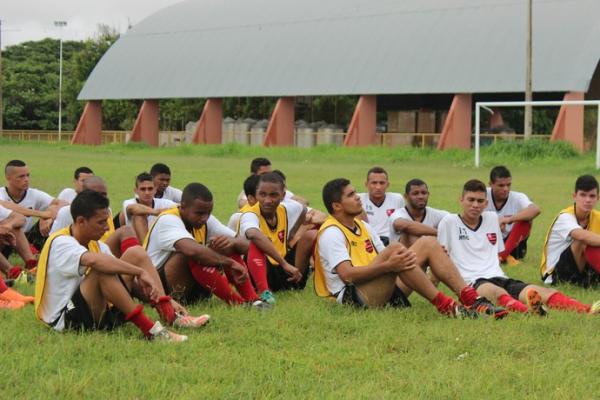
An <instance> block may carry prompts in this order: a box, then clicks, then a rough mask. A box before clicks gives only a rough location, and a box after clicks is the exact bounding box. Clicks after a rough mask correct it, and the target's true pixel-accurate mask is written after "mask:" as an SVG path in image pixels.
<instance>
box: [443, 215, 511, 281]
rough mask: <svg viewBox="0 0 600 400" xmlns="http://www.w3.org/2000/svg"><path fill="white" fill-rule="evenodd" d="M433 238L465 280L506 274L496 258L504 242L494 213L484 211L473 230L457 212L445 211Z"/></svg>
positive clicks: (502, 248)
mask: <svg viewBox="0 0 600 400" xmlns="http://www.w3.org/2000/svg"><path fill="white" fill-rule="evenodd" d="M437 238H438V241H439V242H440V244H441V245H442V246H444V247H445V248H446V250H447V251H448V253H449V254H450V258H451V259H452V261H453V262H454V264H455V265H456V268H458V271H459V272H460V274H461V275H462V277H463V279H464V280H465V282H467V283H473V282H475V281H476V280H477V279H480V278H493V277H506V275H505V274H504V271H502V268H500V261H499V260H498V253H499V252H501V251H502V250H504V242H503V241H502V232H500V224H499V223H498V216H497V215H496V213H494V212H491V211H484V212H483V214H482V215H481V221H480V223H479V226H478V227H477V229H475V230H473V229H471V228H469V227H468V226H467V225H465V223H464V222H463V221H462V219H461V218H460V217H459V216H458V215H457V214H448V215H447V216H445V217H444V219H442V221H441V222H440V224H439V225H438V236H437Z"/></svg>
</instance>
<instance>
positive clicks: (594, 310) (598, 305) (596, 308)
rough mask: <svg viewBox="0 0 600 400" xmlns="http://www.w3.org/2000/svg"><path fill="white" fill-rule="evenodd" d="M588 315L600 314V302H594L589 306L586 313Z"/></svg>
mask: <svg viewBox="0 0 600 400" xmlns="http://www.w3.org/2000/svg"><path fill="white" fill-rule="evenodd" d="M588 314H589V315H598V314H600V300H598V301H596V302H594V304H592V305H591V306H590V311H588Z"/></svg>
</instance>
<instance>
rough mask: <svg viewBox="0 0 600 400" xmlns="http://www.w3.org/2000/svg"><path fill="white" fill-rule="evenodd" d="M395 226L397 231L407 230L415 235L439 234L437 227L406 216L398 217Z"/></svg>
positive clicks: (406, 231)
mask: <svg viewBox="0 0 600 400" xmlns="http://www.w3.org/2000/svg"><path fill="white" fill-rule="evenodd" d="M393 226H394V230H395V231H396V232H405V233H407V234H409V235H413V236H437V229H435V228H432V227H430V226H427V225H425V224H422V223H420V222H416V221H410V220H408V219H404V218H396V220H395V221H394V223H393Z"/></svg>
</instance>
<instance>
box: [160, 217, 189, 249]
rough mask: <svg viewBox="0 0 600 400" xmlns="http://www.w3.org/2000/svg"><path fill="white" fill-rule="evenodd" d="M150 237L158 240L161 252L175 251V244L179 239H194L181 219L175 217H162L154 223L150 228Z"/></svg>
mask: <svg viewBox="0 0 600 400" xmlns="http://www.w3.org/2000/svg"><path fill="white" fill-rule="evenodd" d="M152 237H156V238H158V240H157V241H156V243H159V247H160V249H161V250H166V251H175V243H177V242H178V241H179V240H181V239H192V240H194V237H193V236H192V234H191V233H189V232H188V231H187V230H186V229H185V225H183V221H181V218H178V217H176V216H175V215H163V216H161V217H160V218H158V220H157V221H156V224H155V225H154V227H153V228H152Z"/></svg>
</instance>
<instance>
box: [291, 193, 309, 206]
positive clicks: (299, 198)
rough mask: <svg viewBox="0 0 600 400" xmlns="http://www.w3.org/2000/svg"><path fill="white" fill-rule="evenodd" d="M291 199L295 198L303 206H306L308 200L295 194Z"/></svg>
mask: <svg viewBox="0 0 600 400" xmlns="http://www.w3.org/2000/svg"><path fill="white" fill-rule="evenodd" d="M292 200H296V201H297V202H298V203H300V204H302V205H303V206H304V207H306V206H307V205H308V200H306V199H305V198H304V197H302V196H298V195H296V194H295V195H293V196H292Z"/></svg>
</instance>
